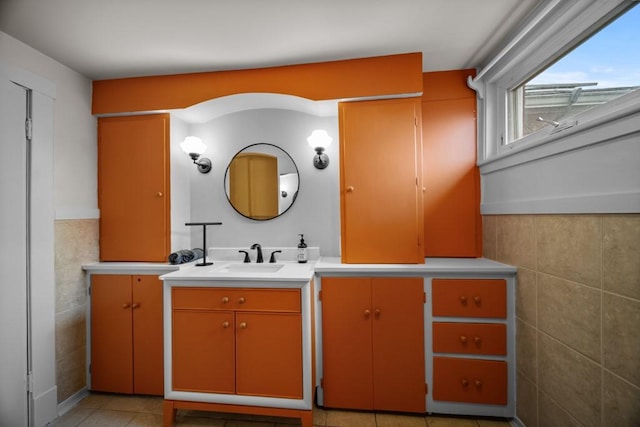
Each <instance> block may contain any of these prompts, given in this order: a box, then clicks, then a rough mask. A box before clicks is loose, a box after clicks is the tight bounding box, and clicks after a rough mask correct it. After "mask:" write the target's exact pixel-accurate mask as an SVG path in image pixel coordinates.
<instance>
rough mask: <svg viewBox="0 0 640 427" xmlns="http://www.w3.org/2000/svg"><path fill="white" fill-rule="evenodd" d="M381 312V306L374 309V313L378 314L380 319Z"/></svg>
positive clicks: (377, 316)
mask: <svg viewBox="0 0 640 427" xmlns="http://www.w3.org/2000/svg"><path fill="white" fill-rule="evenodd" d="M381 313H382V312H381V311H380V309H379V308H376V309H375V310H374V311H373V315H374V316H376V318H378V319H379V318H380V314H381Z"/></svg>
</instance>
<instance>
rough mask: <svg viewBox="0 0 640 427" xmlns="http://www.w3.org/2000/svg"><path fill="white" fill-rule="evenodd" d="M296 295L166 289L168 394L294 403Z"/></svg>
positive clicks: (298, 352)
mask: <svg viewBox="0 0 640 427" xmlns="http://www.w3.org/2000/svg"><path fill="white" fill-rule="evenodd" d="M300 298H301V296H300V290H298V289H242V288H189V287H184V288H183V287H180V288H173V289H172V317H173V319H172V373H173V378H172V383H173V390H176V391H194V392H205V393H229V394H239V395H251V396H269V397H279V398H291V399H301V398H302V394H303V393H302V387H303V385H302V318H301V302H300V301H301V299H300Z"/></svg>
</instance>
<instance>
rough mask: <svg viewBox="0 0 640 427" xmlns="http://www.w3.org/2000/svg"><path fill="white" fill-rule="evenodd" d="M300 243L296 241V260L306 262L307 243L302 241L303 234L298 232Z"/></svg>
mask: <svg viewBox="0 0 640 427" xmlns="http://www.w3.org/2000/svg"><path fill="white" fill-rule="evenodd" d="M299 236H300V243H298V262H299V263H305V262H307V244H306V243H305V242H304V235H303V234H299Z"/></svg>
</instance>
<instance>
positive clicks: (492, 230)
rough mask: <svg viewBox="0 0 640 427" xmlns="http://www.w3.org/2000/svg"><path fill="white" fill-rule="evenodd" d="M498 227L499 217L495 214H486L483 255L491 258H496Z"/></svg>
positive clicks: (483, 222)
mask: <svg viewBox="0 0 640 427" xmlns="http://www.w3.org/2000/svg"><path fill="white" fill-rule="evenodd" d="M497 238H498V228H497V217H496V216H495V215H485V216H483V217H482V256H483V257H485V258H489V259H496V258H497V256H498V252H497V250H498V248H497V243H498V242H497Z"/></svg>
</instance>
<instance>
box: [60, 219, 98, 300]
mask: <svg viewBox="0 0 640 427" xmlns="http://www.w3.org/2000/svg"><path fill="white" fill-rule="evenodd" d="M98 228H99V226H98V220H97V219H95V220H93V219H91V220H89V219H80V220H60V221H56V223H55V239H56V243H55V270H56V312H61V311H65V310H68V309H69V308H71V307H75V306H78V305H81V304H84V303H85V302H86V292H85V285H84V272H83V271H82V268H81V265H82V264H84V263H89V262H95V261H98V257H99V248H98Z"/></svg>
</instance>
